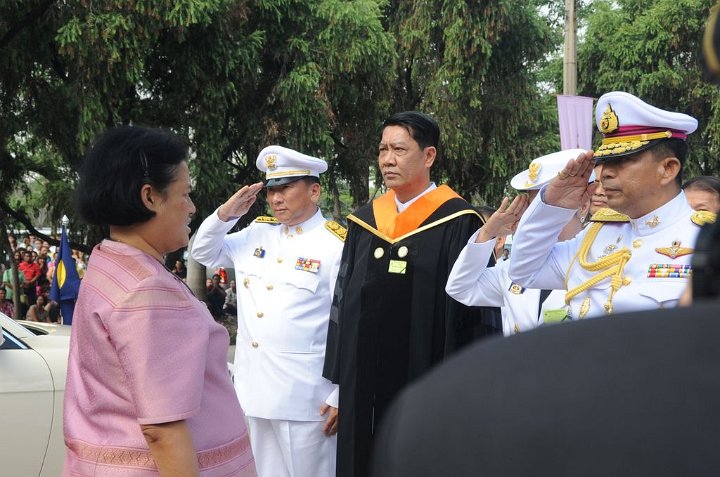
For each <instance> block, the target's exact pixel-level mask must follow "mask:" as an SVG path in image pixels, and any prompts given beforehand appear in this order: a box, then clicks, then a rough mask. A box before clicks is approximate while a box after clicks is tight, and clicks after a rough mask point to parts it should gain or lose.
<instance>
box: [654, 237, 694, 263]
mask: <svg viewBox="0 0 720 477" xmlns="http://www.w3.org/2000/svg"><path fill="white" fill-rule="evenodd" d="M681 245H682V242H680V240H673V242H672V245H670V246H669V247H658V248H656V249H655V251H656V252H657V253H659V254H661V255H665V256H666V257H670V258H672V259H673V260H675V259H676V258H678V257H682V256H683V255H690V254H691V253H693V249H691V248H687V247H681Z"/></svg>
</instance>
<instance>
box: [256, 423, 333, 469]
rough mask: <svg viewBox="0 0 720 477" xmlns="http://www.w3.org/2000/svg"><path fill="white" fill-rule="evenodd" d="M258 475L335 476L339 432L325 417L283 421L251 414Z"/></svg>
mask: <svg viewBox="0 0 720 477" xmlns="http://www.w3.org/2000/svg"><path fill="white" fill-rule="evenodd" d="M247 421H248V431H249V434H250V445H251V447H252V451H253V455H254V456H255V467H256V468H257V474H258V477H335V452H336V448H337V435H335V436H332V437H328V436H326V435H325V434H324V433H323V431H322V428H323V425H324V424H325V421H281V420H276V419H261V418H258V417H248V418H247Z"/></svg>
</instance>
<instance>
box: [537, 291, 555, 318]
mask: <svg viewBox="0 0 720 477" xmlns="http://www.w3.org/2000/svg"><path fill="white" fill-rule="evenodd" d="M550 293H552V290H540V302H539V303H538V321H540V316H542V306H543V303H545V300H546V299H547V297H548V296H549V295H550Z"/></svg>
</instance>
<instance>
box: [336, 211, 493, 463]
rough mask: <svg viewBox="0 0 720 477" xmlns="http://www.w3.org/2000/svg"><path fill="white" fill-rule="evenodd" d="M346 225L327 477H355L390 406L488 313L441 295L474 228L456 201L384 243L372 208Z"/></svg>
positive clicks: (476, 222)
mask: <svg viewBox="0 0 720 477" xmlns="http://www.w3.org/2000/svg"><path fill="white" fill-rule="evenodd" d="M348 219H349V228H348V236H347V239H346V242H345V248H344V251H343V256H342V261H341V266H340V272H339V274H338V281H337V286H336V289H335V298H334V301H333V307H332V311H331V319H330V325H329V331H328V343H327V354H326V361H325V370H324V373H323V374H324V375H325V377H326V378H328V379H330V380H331V381H333V382H335V383H338V384H340V404H339V405H340V407H339V413H340V414H339V433H338V463H337V475H338V477H356V476H357V477H362V476H364V475H366V474H367V472H368V466H369V458H370V451H371V448H372V436H373V433H374V431H375V430H376V429H377V425H378V423H379V422H380V421H381V420H382V417H383V415H384V414H385V412H386V410H387V407H388V405H389V403H390V401H391V399H392V398H393V397H394V396H395V395H396V394H397V393H398V391H400V390H401V389H402V388H403V387H404V386H405V385H406V384H407V383H408V382H410V381H412V380H413V379H415V378H417V377H418V376H420V375H422V374H423V373H425V372H426V371H427V370H428V369H430V368H431V367H432V366H433V365H434V364H436V363H438V362H439V361H441V360H442V359H443V358H444V357H445V356H447V355H448V354H450V353H452V352H454V351H456V350H457V349H459V348H461V347H462V346H463V345H465V344H468V343H469V342H471V341H472V340H473V339H474V337H476V336H478V334H479V333H478V329H479V327H480V328H481V327H483V324H482V323H483V322H485V323H487V322H490V321H492V318H491V317H488V316H483V315H488V314H489V313H492V312H496V311H497V310H496V309H494V308H479V307H466V306H464V305H461V304H460V303H458V302H457V301H455V300H453V299H452V298H450V297H449V296H448V295H447V294H446V293H445V284H446V282H447V278H448V275H449V273H450V270H451V269H452V266H453V264H454V263H455V260H456V258H457V256H458V255H459V254H460V251H461V250H462V248H463V247H464V246H465V244H466V243H467V241H468V239H469V238H470V236H471V235H472V234H473V233H474V232H475V231H476V230H477V229H478V228H480V226H481V225H482V222H481V218H480V216H479V215H478V214H477V213H476V212H475V211H474V210H473V209H472V207H471V206H470V205H469V204H468V203H467V202H466V201H465V200H463V199H461V198H459V197H458V198H453V199H450V200H448V201H447V202H445V203H444V204H442V205H441V206H440V207H439V208H438V209H436V210H435V211H434V212H433V213H431V214H430V215H429V217H427V219H426V220H424V221H423V222H422V223H421V224H420V226H419V227H418V228H417V229H416V230H414V231H412V232H411V233H408V234H405V235H403V236H401V237H399V238H397V239H393V240H390V239H389V238H388V237H383V236H382V234H381V233H379V232H378V230H377V229H376V227H377V224H376V221H375V216H374V213H373V204H368V205H366V206H364V207H362V208H360V209H359V210H358V211H357V212H355V214H353V215H351V216H350V217H348ZM483 265H484V264H483ZM403 269H404V270H403ZM399 272H403V273H399Z"/></svg>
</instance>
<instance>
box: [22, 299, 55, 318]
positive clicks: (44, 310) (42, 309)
mask: <svg viewBox="0 0 720 477" xmlns="http://www.w3.org/2000/svg"><path fill="white" fill-rule="evenodd" d="M25 319H26V320H28V321H39V322H40V323H50V303H48V299H47V297H46V296H45V295H43V294H40V295H38V297H37V300H36V301H35V304H34V305H30V308H28V311H27V315H26V317H25Z"/></svg>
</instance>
